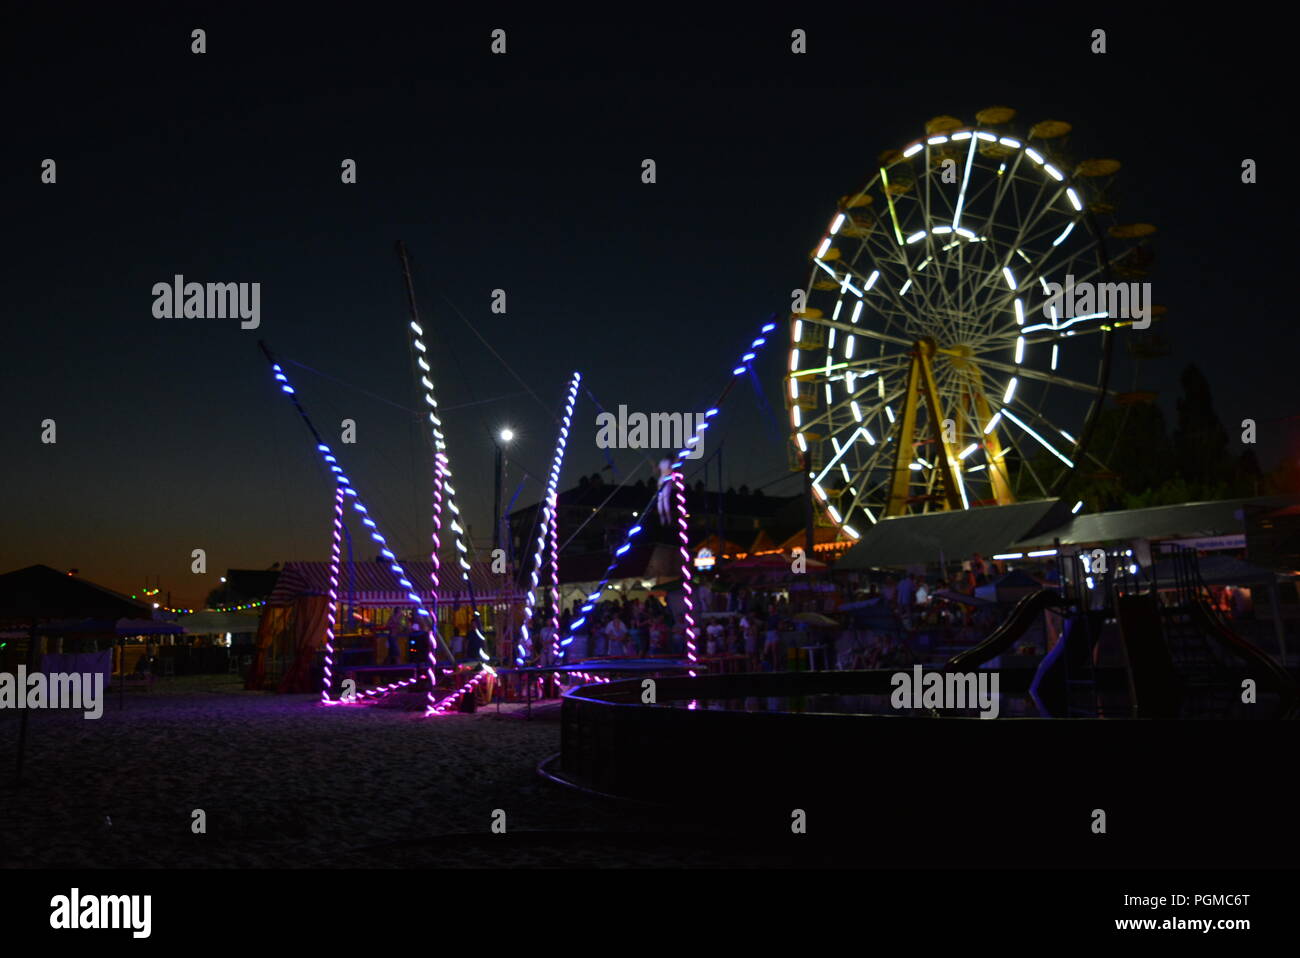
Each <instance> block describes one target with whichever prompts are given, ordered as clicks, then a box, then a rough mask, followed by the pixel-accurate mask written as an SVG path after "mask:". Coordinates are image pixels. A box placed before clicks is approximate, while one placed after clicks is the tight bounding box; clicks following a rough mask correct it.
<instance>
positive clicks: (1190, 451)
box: [1174, 363, 1236, 498]
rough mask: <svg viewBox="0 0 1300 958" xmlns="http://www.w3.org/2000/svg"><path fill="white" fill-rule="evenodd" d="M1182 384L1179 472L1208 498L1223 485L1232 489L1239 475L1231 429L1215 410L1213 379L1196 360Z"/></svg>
mask: <svg viewBox="0 0 1300 958" xmlns="http://www.w3.org/2000/svg"><path fill="white" fill-rule="evenodd" d="M1181 384H1182V387H1183V395H1182V397H1181V398H1179V400H1178V426H1177V427H1176V428H1175V429H1174V454H1175V455H1176V457H1177V460H1178V472H1179V474H1180V475H1181V476H1182V477H1183V478H1184V479H1185V480H1187V485H1188V487H1189V488H1190V489H1191V490H1192V491H1193V493H1194V494H1196V495H1197V496H1198V498H1208V497H1209V496H1210V495H1211V494H1212V493H1214V492H1216V491H1218V490H1219V489H1220V488H1223V489H1230V487H1231V485H1232V481H1233V479H1234V478H1235V476H1234V472H1235V471H1236V470H1235V469H1234V468H1233V461H1232V457H1231V456H1230V454H1229V452H1228V431H1227V430H1226V429H1224V428H1223V423H1222V422H1221V421H1220V420H1219V417H1218V414H1217V413H1215V411H1214V398H1213V396H1212V395H1211V394H1210V384H1209V381H1208V380H1206V378H1205V375H1204V374H1203V373H1202V372H1201V371H1200V369H1199V368H1197V366H1196V365H1195V364H1194V363H1193V364H1190V365H1188V366H1187V368H1186V369H1184V370H1183V375H1182V378H1181Z"/></svg>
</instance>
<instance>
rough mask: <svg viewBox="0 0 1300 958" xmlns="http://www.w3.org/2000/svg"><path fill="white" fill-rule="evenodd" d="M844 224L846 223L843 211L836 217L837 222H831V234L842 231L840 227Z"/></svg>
mask: <svg viewBox="0 0 1300 958" xmlns="http://www.w3.org/2000/svg"><path fill="white" fill-rule="evenodd" d="M843 225H844V214H843V213H841V214H839V215H838V216H836V217H835V222H834V223H832V224H831V235H832V236H834V235H835V234H836V233H838V232H839V231H840V227H841V226H843Z"/></svg>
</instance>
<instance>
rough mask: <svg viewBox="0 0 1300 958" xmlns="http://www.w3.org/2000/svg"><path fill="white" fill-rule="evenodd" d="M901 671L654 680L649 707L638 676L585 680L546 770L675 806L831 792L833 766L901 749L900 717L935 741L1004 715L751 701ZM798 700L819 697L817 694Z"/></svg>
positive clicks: (841, 688) (1006, 678)
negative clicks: (749, 794)
mask: <svg viewBox="0 0 1300 958" xmlns="http://www.w3.org/2000/svg"><path fill="white" fill-rule="evenodd" d="M898 671H899V670H896V669H889V670H875V671H869V672H868V671H857V672H844V671H837V672H805V673H788V672H774V673H754V674H745V675H701V676H697V677H695V678H690V677H687V676H681V677H675V676H674V677H667V678H659V679H656V680H655V698H656V702H657V704H643V702H642V694H643V685H642V682H643V680H641V679H628V680H622V681H616V682H610V683H608V684H601V685H588V686H583V687H581V688H578V689H574V690H571V691H570V692H568V693H566V694H565V696H564V700H563V704H562V707H561V751H560V755H559V758H558V761H555V762H552V763H551V765H550V768H549V771H550V772H551V773H552V774H555V775H556V776H557V777H558V778H560V779H562V780H564V781H565V782H568V783H569V784H573V785H576V786H579V787H582V788H586V789H589V790H592V791H595V792H599V793H602V794H607V795H612V796H618V797H627V798H633V799H636V800H640V801H651V802H662V803H670V804H672V803H678V802H681V801H694V800H696V799H698V798H700V797H703V796H714V797H719V796H735V795H738V794H742V793H744V792H745V791H747V790H754V791H755V792H758V793H761V794H763V795H764V796H766V797H769V798H774V799H781V800H784V799H783V796H787V795H788V796H792V797H794V796H798V795H805V796H806V795H807V794H808V793H809V791H811V790H813V789H814V788H817V789H821V790H824V789H825V786H827V785H829V786H830V787H831V788H832V789H834V788H835V787H836V786H835V769H837V768H841V769H845V770H848V769H850V768H853V767H854V766H856V765H857V763H859V762H861V761H869V762H870V763H872V764H882V765H887V764H889V762H891V761H892V760H893V759H894V758H901V757H902V756H891V754H890V751H891V749H892V748H893V744H892V743H893V742H895V741H897V740H898V739H899V736H898V735H897V734H896V733H897V732H898V731H899V730H900V729H901V726H903V725H907V726H916V727H917V728H918V729H921V728H927V729H931V730H932V731H933V733H934V736H935V737H934V740H933V745H934V746H935V747H938V745H939V744H940V743H941V742H942V741H948V742H951V741H952V738H953V730H952V729H951V728H950V726H960V725H967V726H970V727H971V728H972V731H974V727H975V726H978V725H985V726H987V725H1005V724H1010V723H1007V722H997V721H992V722H990V721H987V720H982V719H978V718H975V717H969V718H967V717H960V718H944V719H943V720H938V718H937V716H936V715H935V714H933V713H928V712H920V713H917V712H911V711H908V712H906V713H900V712H894V711H893V710H892V709H890V710H889V711H888V712H887V713H881V714H862V713H855V712H845V711H836V712H821V711H811V710H809V711H782V710H766V709H761V710H755V709H754V708H752V700H753V699H755V698H757V699H760V700H762V699H777V700H781V701H783V702H786V703H793V704H794V706H795V707H796V708H798V707H802V701H801V700H805V698H804V697H813V696H845V697H848V696H863V695H870V696H883V697H887V696H888V695H889V694H890V693H891V692H892V686H891V681H890V680H891V678H892V676H893V675H895V674H896V673H897V672H898ZM1029 678H1030V676H1028V675H1027V674H1026V675H1023V676H1013V675H1003V676H1002V678H1001V682H1000V691H1001V692H1002V693H1003V695H1004V696H1007V695H1017V694H1023V693H1025V692H1026V690H1027V686H1028V681H1029ZM1009 686H1022V687H1009ZM746 700H751V706H749V707H747V705H746ZM805 701H807V702H809V704H812V705H814V707H815V705H816V700H815V699H812V698H808V699H806V700H805ZM885 701H886V702H887V698H886V699H885ZM692 702H694V703H696V704H695V707H691V704H692ZM777 704H778V705H779V703H777ZM981 731H982V732H983V733H984V734H987V730H981ZM922 734H924V733H922ZM909 747H910V746H909ZM944 751H948V748H947V747H945V749H944ZM868 753H870V754H868Z"/></svg>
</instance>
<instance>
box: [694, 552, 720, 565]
mask: <svg viewBox="0 0 1300 958" xmlns="http://www.w3.org/2000/svg"><path fill="white" fill-rule="evenodd" d="M717 561H718V560H717V559H715V558H714V557H713V553H712V552H710V551H709V550H708V549H701V550H700V551H699V552H697V553H695V568H697V569H712V568H713V566H714V565H715V564H716V563H717Z"/></svg>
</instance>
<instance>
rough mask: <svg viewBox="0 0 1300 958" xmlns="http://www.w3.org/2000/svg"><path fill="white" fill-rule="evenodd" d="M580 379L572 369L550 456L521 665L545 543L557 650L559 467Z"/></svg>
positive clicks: (527, 599) (522, 634)
mask: <svg viewBox="0 0 1300 958" xmlns="http://www.w3.org/2000/svg"><path fill="white" fill-rule="evenodd" d="M581 382H582V373H578V372H575V373H574V374H573V376H572V378H570V380H569V393H568V395H567V396H566V397H565V400H564V418H563V420H562V421H561V423H560V436H559V439H558V440H556V443H555V455H554V456H553V457H552V459H551V472H550V475H549V476H548V477H547V479H546V495H545V497H544V498H543V500H542V521H541V522H540V523H538V530H537V548H536V550H535V552H534V554H533V571H532V573H531V574H530V581H529V588H528V594H527V595H526V596H525V597H524V621H523V624H522V625H521V626H520V629H519V647H518V649H517V650H516V655H515V662H516V663H517V664H519V665H523V664H524V661H525V659H526V655H525V649H526V648H527V645H528V635H529V632H528V626H529V623H530V622H532V620H533V609H534V608H535V607H536V605H537V586H538V582H539V580H540V579H541V574H542V566H543V565H544V564H545V562H546V544H547V541H548V539H549V541H550V545H551V563H550V577H549V586H550V590H549V591H550V594H551V602H552V611H551V625H552V627H553V628H554V630H555V634H554V638H553V641H552V645H551V650H552V652H553V653H554V654H555V655H556V656H557V657H558V655H559V652H560V616H559V605H560V585H559V583H560V557H559V548H558V522H557V516H556V514H557V513H558V511H559V508H558V507H559V495H558V491H557V490H558V489H559V486H560V467H561V466H562V465H563V464H564V448H565V446H566V445H567V443H568V441H569V425H570V423H571V422H572V421H573V405H574V403H575V402H577V398H578V384H579V383H581Z"/></svg>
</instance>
